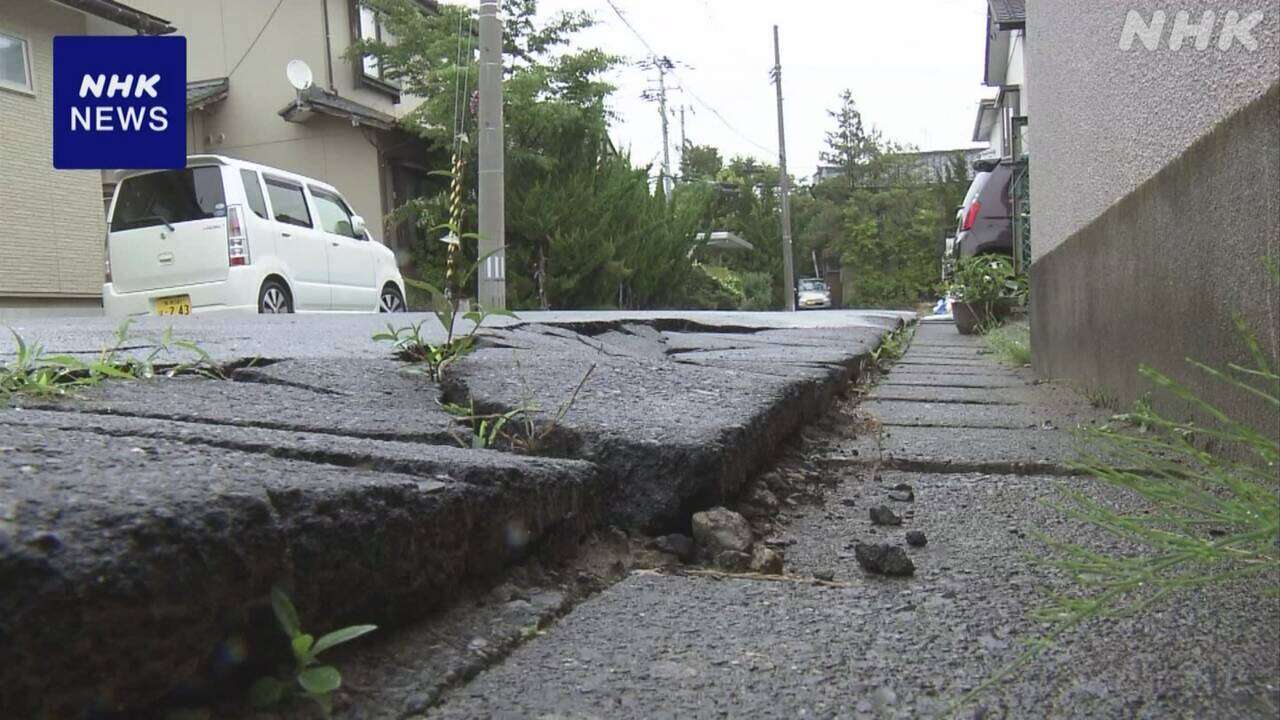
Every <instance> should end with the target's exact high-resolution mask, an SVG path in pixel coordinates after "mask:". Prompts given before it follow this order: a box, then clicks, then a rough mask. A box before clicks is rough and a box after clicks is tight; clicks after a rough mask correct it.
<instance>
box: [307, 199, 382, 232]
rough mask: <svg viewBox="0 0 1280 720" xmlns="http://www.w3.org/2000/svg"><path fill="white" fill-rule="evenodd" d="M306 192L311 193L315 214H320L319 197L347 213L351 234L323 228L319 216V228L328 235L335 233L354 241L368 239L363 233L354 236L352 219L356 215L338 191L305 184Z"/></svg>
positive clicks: (354, 225) (354, 227)
mask: <svg viewBox="0 0 1280 720" xmlns="http://www.w3.org/2000/svg"><path fill="white" fill-rule="evenodd" d="M307 192H308V193H311V201H312V202H313V203H315V204H316V215H319V214H320V204H319V200H320V199H325V200H328V201H330V202H332V203H333V204H335V205H337V206H338V207H339V208H341V209H342V211H343V212H345V213H346V214H347V220H348V222H350V223H351V234H350V235H343V234H342V233H340V232H333V231H331V230H329V229H327V228H325V226H324V219H323V218H320V230H321V231H322V232H325V233H328V234H329V235H337V236H338V237H342V238H347V239H350V240H355V241H357V242H366V241H368V239H369V238H368V237H367V236H365V235H363V234H361V235H360V236H356V234H355V232H356V224H355V222H354V220H353V219H354V218H355V216H356V211H354V210H352V209H351V206H350V205H348V204H347V201H346V200H344V199H343V197H342V196H341V195H339V194H338V193H336V192H334V191H332V190H326V189H325V188H322V187H316V186H315V185H307Z"/></svg>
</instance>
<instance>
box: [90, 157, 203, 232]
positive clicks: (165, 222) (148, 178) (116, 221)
mask: <svg viewBox="0 0 1280 720" xmlns="http://www.w3.org/2000/svg"><path fill="white" fill-rule="evenodd" d="M201 171H212V172H213V176H214V177H216V178H217V180H218V190H220V191H221V192H220V195H221V202H214V203H213V209H212V210H206V209H205V207H204V206H203V205H201V204H200V196H199V184H198V183H197V174H198V173H200V172H201ZM188 173H189V174H190V175H191V197H190V199H191V200H192V202H193V205H194V206H195V207H196V208H199V211H200V213H199V214H198V215H196V214H192V216H191V217H169V216H161V215H158V214H153V215H138V216H136V217H135V218H134V219H133V220H130V221H127V222H126V221H123V220H121V218H120V212H121V210H122V207H121V203H122V202H126V203H127V202H128V200H129V199H128V197H127V196H126V195H125V193H127V192H131V191H133V188H135V187H137V186H138V185H139V184H141V183H146V182H154V181H155V180H156V179H157V178H160V177H163V176H176V175H185V174H188ZM151 189H152V190H154V189H155V187H154V186H153V187H152V188H151ZM151 198H152V203H153V205H152V207H154V198H155V195H154V194H153V195H152V196H151ZM226 215H227V182H226V178H225V177H224V176H223V174H222V167H221V166H220V165H192V166H190V167H185V168H182V169H180V170H159V171H156V172H145V173H139V174H136V175H130V176H128V177H125V178H123V179H122V180H121V181H120V182H119V183H117V191H116V199H115V207H114V209H113V211H112V212H111V218H110V224H109V225H108V232H113V233H114V232H128V231H130V230H143V229H146V228H153V227H165V226H170V225H172V226H173V227H176V226H178V225H181V224H183V223H190V222H205V221H207V220H212V219H214V218H223V217H226ZM139 220H152V221H156V222H146V223H141V224H138V221H139ZM126 224H127V225H128V226H127V227H126V226H125V225H126Z"/></svg>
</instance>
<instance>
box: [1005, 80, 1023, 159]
mask: <svg viewBox="0 0 1280 720" xmlns="http://www.w3.org/2000/svg"><path fill="white" fill-rule="evenodd" d="M1019 117H1022V102H1021V92H1020V91H1019V90H1017V89H1009V90H1005V92H1004V103H1003V105H1002V106H1001V108H1000V123H1001V129H1002V130H1003V131H1004V132H1003V133H1002V134H1003V142H1002V144H1003V147H1002V148H1001V155H1003V156H1004V157H1006V158H1011V157H1015V156H1016V154H1017V153H1016V150H1015V148H1014V137H1015V136H1016V135H1017V134H1018V127H1017V122H1016V121H1017V118H1019Z"/></svg>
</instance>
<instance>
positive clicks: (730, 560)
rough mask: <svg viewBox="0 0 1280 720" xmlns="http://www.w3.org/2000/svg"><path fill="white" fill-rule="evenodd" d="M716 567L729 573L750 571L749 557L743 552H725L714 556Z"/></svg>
mask: <svg viewBox="0 0 1280 720" xmlns="http://www.w3.org/2000/svg"><path fill="white" fill-rule="evenodd" d="M716 565H717V566H718V567H719V568H720V569H721V570H728V571H729V572H745V571H747V570H749V569H751V556H750V555H748V554H746V553H744V552H737V551H734V550H725V551H724V552H722V553H720V554H719V555H716Z"/></svg>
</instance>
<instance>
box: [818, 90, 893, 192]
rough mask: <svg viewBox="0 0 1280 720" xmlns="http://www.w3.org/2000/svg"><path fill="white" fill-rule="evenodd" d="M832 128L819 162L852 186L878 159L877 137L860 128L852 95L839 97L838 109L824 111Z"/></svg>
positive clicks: (879, 148) (860, 114)
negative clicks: (830, 166) (836, 169)
mask: <svg viewBox="0 0 1280 720" xmlns="http://www.w3.org/2000/svg"><path fill="white" fill-rule="evenodd" d="M827 115H828V116H830V117H831V119H832V120H834V121H835V125H836V128H835V130H832V131H830V132H828V133H827V149H826V150H825V151H823V152H822V155H821V158H822V161H823V162H825V163H828V164H830V165H833V166H834V167H836V168H838V169H839V170H840V173H841V174H842V176H843V177H844V178H845V182H846V183H847V184H848V185H849V186H850V187H854V186H856V185H857V184H858V183H859V182H860V181H861V180H862V179H863V177H864V176H865V175H866V170H867V168H868V166H869V165H870V164H871V163H872V162H873V161H875V160H876V159H877V158H878V157H879V156H880V155H881V147H880V136H879V133H878V132H876V131H874V130H872V131H871V132H868V131H867V130H866V128H865V127H864V126H863V124H862V113H861V112H859V111H858V104H857V103H856V102H854V99H853V91H852V90H845V91H844V92H842V93H840V107H838V108H836V109H835V110H828V111H827Z"/></svg>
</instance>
